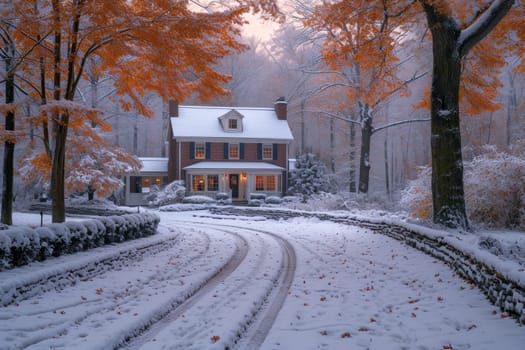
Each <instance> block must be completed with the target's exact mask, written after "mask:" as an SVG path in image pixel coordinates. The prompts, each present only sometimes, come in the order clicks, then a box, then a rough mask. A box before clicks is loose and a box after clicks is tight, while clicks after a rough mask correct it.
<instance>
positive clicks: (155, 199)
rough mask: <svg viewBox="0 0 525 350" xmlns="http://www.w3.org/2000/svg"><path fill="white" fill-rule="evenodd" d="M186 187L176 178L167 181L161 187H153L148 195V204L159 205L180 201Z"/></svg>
mask: <svg viewBox="0 0 525 350" xmlns="http://www.w3.org/2000/svg"><path fill="white" fill-rule="evenodd" d="M185 193H186V188H185V187H184V186H183V183H182V181H180V180H177V181H173V182H171V183H169V184H168V185H166V187H164V188H163V189H158V187H155V189H153V190H152V191H151V193H150V194H149V195H148V197H147V199H148V204H149V205H151V206H161V205H168V204H174V203H180V202H182V199H183V198H184V195H185Z"/></svg>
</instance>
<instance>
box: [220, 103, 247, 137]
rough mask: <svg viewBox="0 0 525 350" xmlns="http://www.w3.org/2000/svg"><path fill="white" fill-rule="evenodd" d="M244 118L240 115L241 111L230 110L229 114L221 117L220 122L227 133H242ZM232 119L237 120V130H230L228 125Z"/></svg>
mask: <svg viewBox="0 0 525 350" xmlns="http://www.w3.org/2000/svg"><path fill="white" fill-rule="evenodd" d="M243 118H244V116H243V115H242V114H241V113H239V111H237V110H235V109H232V110H230V111H229V112H227V113H226V114H224V115H221V116H220V117H219V121H220V122H221V127H222V130H223V131H225V132H237V133H238V132H242V119H243ZM230 119H235V120H237V128H235V129H230V127H229V125H228V121H229V120H230Z"/></svg>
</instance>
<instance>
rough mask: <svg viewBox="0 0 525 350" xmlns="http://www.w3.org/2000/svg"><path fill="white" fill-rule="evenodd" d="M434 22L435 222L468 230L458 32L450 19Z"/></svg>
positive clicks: (432, 102)
mask: <svg viewBox="0 0 525 350" xmlns="http://www.w3.org/2000/svg"><path fill="white" fill-rule="evenodd" d="M433 19H437V21H436V22H434V23H430V22H431V21H430V19H429V26H430V28H431V31H432V36H433V38H432V42H433V60H434V63H433V72H432V90H431V97H430V98H431V110H430V113H431V119H432V121H431V153H432V200H433V206H434V207H433V210H434V222H435V223H437V224H441V225H445V226H448V227H452V228H457V227H462V228H465V229H467V228H468V220H467V215H466V210H465V198H464V190H463V159H462V154H461V132H460V122H459V84H460V76H461V57H460V55H459V53H458V42H457V39H458V37H459V29H458V28H457V25H456V24H455V23H454V22H453V19H451V18H449V17H446V16H437V17H434V18H433Z"/></svg>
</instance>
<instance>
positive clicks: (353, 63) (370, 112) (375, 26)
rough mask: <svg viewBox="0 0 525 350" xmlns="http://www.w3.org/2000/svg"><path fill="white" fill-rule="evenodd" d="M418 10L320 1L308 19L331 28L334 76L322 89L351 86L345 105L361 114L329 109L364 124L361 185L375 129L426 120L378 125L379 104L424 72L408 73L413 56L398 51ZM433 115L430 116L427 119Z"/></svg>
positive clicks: (326, 55) (329, 57)
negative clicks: (401, 56)
mask: <svg viewBox="0 0 525 350" xmlns="http://www.w3.org/2000/svg"><path fill="white" fill-rule="evenodd" d="M413 15H414V7H413V6H410V4H403V3H401V2H396V3H394V2H391V1H387V0H383V1H364V0H363V1H336V2H326V3H323V4H322V5H318V6H316V7H314V9H313V11H312V12H311V14H310V15H309V16H308V17H307V19H306V20H305V25H306V26H308V27H311V28H313V29H314V30H316V31H319V32H324V33H326V38H325V40H324V44H323V50H322V55H323V60H324V61H325V62H326V64H327V65H328V68H329V69H331V71H327V72H326V73H327V75H328V76H330V77H331V78H332V79H330V80H329V81H328V82H327V83H326V84H322V85H321V86H320V88H319V91H324V90H328V89H337V90H341V89H343V90H345V91H346V98H345V99H343V100H344V101H345V102H343V103H340V104H339V106H338V107H339V111H344V110H348V109H349V108H350V109H353V110H354V111H355V114H357V115H358V117H351V118H348V117H341V116H340V115H339V114H340V113H337V111H336V112H335V113H333V112H328V111H326V112H325V113H326V114H327V115H328V116H329V117H330V118H337V119H341V120H345V121H347V122H349V123H354V124H357V125H359V126H360V127H361V156H360V167H359V168H360V169H359V185H358V190H359V192H362V193H367V192H368V187H369V178H370V168H371V163H370V146H371V138H372V135H373V134H374V133H375V132H377V131H380V130H383V129H385V128H387V127H390V126H394V125H400V124H403V123H408V122H415V121H422V120H419V119H418V120H406V121H403V122H397V123H394V124H387V125H384V126H382V127H380V128H377V127H375V126H374V125H373V124H374V116H375V114H376V110H377V109H378V107H379V106H380V105H381V104H382V103H385V102H386V100H387V99H388V98H390V97H391V96H392V95H394V94H396V93H398V92H402V91H404V90H406V88H407V86H408V84H410V83H411V82H413V81H415V80H417V79H419V78H420V77H422V76H424V75H425V74H426V72H417V71H415V70H414V72H413V74H412V75H410V76H407V75H406V74H405V77H403V74H402V70H403V69H404V70H406V69H405V66H406V65H408V64H410V63H411V62H410V60H408V59H406V60H403V61H401V60H400V59H399V57H398V55H399V52H400V51H401V50H400V46H405V45H406V43H407V42H409V39H408V37H410V33H408V25H407V23H405V22H404V18H405V17H410V16H413ZM425 121H427V120H425Z"/></svg>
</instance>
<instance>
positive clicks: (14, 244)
mask: <svg viewBox="0 0 525 350" xmlns="http://www.w3.org/2000/svg"><path fill="white" fill-rule="evenodd" d="M31 231H32V230H31V229H30V228H27V229H25V228H22V227H14V228H12V229H10V230H5V231H3V232H2V234H4V233H5V235H6V236H7V237H8V238H9V239H10V241H11V244H10V249H11V251H10V252H9V254H8V256H9V260H8V262H9V264H10V265H11V266H20V265H25V264H27V263H28V262H30V261H32V260H33V259H34V257H35V256H36V254H37V252H35V250H34V249H35V248H36V247H39V245H40V240H39V239H38V236H35V235H34V234H31Z"/></svg>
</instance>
